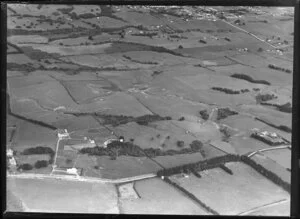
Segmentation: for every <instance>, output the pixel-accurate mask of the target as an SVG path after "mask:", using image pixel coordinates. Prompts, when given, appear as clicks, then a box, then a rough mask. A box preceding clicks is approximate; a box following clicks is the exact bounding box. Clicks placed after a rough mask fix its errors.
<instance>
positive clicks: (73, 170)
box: [67, 167, 78, 175]
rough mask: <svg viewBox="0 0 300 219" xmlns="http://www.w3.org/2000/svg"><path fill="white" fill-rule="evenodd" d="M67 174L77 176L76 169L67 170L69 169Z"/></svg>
mask: <svg viewBox="0 0 300 219" xmlns="http://www.w3.org/2000/svg"><path fill="white" fill-rule="evenodd" d="M67 173H69V174H73V175H78V171H77V169H76V168H74V167H73V168H69V169H67Z"/></svg>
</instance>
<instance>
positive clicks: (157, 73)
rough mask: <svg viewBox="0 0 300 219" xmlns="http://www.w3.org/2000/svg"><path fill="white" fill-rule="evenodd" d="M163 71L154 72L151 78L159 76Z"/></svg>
mask: <svg viewBox="0 0 300 219" xmlns="http://www.w3.org/2000/svg"><path fill="white" fill-rule="evenodd" d="M162 72H163V71H154V72H153V73H152V76H156V75H160V74H161V73H162Z"/></svg>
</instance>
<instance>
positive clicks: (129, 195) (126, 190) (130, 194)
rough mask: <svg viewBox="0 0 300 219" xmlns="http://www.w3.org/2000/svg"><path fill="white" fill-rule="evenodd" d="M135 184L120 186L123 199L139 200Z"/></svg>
mask: <svg viewBox="0 0 300 219" xmlns="http://www.w3.org/2000/svg"><path fill="white" fill-rule="evenodd" d="M133 187H134V182H133V183H126V184H122V185H119V186H118V189H119V193H120V198H121V199H130V200H132V199H137V198H139V197H138V194H137V193H136V192H135V190H134V188H133Z"/></svg>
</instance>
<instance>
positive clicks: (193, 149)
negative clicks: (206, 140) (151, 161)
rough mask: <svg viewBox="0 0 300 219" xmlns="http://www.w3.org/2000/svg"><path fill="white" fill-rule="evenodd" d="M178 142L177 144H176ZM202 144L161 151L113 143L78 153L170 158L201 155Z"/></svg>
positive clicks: (196, 143)
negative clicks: (194, 154)
mask: <svg viewBox="0 0 300 219" xmlns="http://www.w3.org/2000/svg"><path fill="white" fill-rule="evenodd" d="M178 142H179V143H178ZM178 142H177V143H178V144H180V147H183V146H184V145H183V146H182V144H184V142H183V141H178ZM202 146H203V144H202V142H201V141H198V140H195V141H193V142H192V143H191V144H190V147H189V148H188V147H187V148H182V149H181V150H172V149H170V150H161V149H160V148H146V149H142V148H140V147H139V146H138V145H135V144H133V143H132V141H131V142H119V141H113V142H111V143H110V144H108V145H107V147H106V148H103V147H98V146H96V147H87V148H82V149H81V150H80V151H79V153H82V154H88V155H96V156H110V157H111V158H113V159H116V157H118V156H121V155H124V156H133V157H145V156H147V157H157V156H172V155H176V154H191V153H198V152H200V153H201V154H202V153H204V155H205V151H204V150H203V147H202Z"/></svg>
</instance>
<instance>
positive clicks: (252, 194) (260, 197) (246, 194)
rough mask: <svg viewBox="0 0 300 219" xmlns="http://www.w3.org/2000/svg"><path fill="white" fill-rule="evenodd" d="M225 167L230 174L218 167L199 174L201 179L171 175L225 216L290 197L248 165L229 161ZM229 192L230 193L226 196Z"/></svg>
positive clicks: (182, 185)
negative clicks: (231, 173)
mask: <svg viewBox="0 0 300 219" xmlns="http://www.w3.org/2000/svg"><path fill="white" fill-rule="evenodd" d="M226 166H228V167H229V168H230V169H231V170H232V172H233V174H234V175H233V176H232V175H229V174H227V173H226V172H224V171H223V170H221V169H218V168H217V169H212V170H208V172H207V173H200V174H201V175H202V177H201V178H196V177H195V176H193V175H190V177H189V178H176V177H173V178H172V180H173V181H174V182H176V183H178V184H179V185H180V186H181V187H183V188H185V189H186V190H188V191H189V192H192V193H193V194H194V195H195V196H196V197H197V198H199V199H200V200H202V201H204V203H206V204H207V205H209V206H211V208H213V209H215V210H216V211H217V212H219V213H220V214H224V215H233V214H238V213H240V212H243V211H244V210H245V209H251V208H253V207H256V206H260V205H262V204H267V203H271V202H274V201H278V200H281V199H288V198H289V195H288V193H286V192H285V191H283V190H281V189H280V188H276V185H275V184H273V183H272V182H269V181H268V180H267V179H264V178H263V177H262V176H261V175H260V174H258V173H256V172H255V171H254V170H252V169H251V167H248V166H246V165H244V164H237V163H228V164H227V165H226ZM232 177H234V181H232ZM233 184H234V185H233ZM252 186H253V188H251V187H252ZM228 192H230V194H231V195H230V196H227V194H228ZM215 196H218V197H226V201H225V198H219V199H215V198H212V197H215ZM240 196H242V197H243V198H241V197H240ZM228 198H230V200H229V199H228ZM285 213H286V214H288V213H289V212H285Z"/></svg>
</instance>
